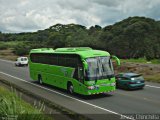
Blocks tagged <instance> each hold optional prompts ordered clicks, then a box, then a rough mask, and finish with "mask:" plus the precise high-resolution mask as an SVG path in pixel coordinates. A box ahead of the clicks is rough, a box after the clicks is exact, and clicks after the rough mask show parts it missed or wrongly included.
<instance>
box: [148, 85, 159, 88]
mask: <svg viewBox="0 0 160 120" xmlns="http://www.w3.org/2000/svg"><path fill="white" fill-rule="evenodd" d="M146 86H147V87H151V88H160V87H158V86H152V85H146Z"/></svg>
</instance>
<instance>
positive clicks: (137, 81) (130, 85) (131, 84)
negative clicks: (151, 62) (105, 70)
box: [116, 73, 145, 89]
mask: <svg viewBox="0 0 160 120" xmlns="http://www.w3.org/2000/svg"><path fill="white" fill-rule="evenodd" d="M116 85H117V87H118V88H125V89H138V88H143V87H144V86H145V81H144V78H143V76H142V75H141V74H136V73H120V74H118V75H116Z"/></svg>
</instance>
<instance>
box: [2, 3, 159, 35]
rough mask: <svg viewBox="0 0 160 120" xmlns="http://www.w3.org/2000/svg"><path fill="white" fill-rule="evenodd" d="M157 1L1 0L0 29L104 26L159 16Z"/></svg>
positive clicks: (11, 30)
mask: <svg viewBox="0 0 160 120" xmlns="http://www.w3.org/2000/svg"><path fill="white" fill-rule="evenodd" d="M159 5H160V1H159V0H80V1H75V0H38V1H35V0H0V31H2V32H29V31H37V30H39V29H45V28H48V27H50V26H52V25H54V24H57V23H61V24H69V23H76V24H81V25H85V26H87V27H90V26H92V25H95V24H98V25H101V26H105V25H109V24H114V23H115V22H118V21H120V20H122V19H125V18H127V17H129V16H146V17H151V18H154V19H156V20H159V19H160V17H159V16H160V12H159Z"/></svg>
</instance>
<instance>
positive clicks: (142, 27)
mask: <svg viewBox="0 0 160 120" xmlns="http://www.w3.org/2000/svg"><path fill="white" fill-rule="evenodd" d="M159 33H160V21H155V20H154V19H151V18H145V17H129V18H127V19H124V20H122V21H120V22H117V23H115V24H114V25H110V26H106V27H103V28H102V27H101V26H99V25H95V26H91V27H90V28H88V29H87V28H86V27H85V26H82V25H78V24H68V25H62V24H56V25H53V26H51V27H49V28H48V29H45V30H39V31H37V32H33V33H31V32H30V33H18V34H17V33H12V34H11V33H8V34H7V33H0V41H5V42H7V41H24V42H25V43H24V44H20V45H19V46H17V47H15V48H14V49H15V53H16V51H17V50H19V49H21V50H22V49H23V50H24V51H25V50H27V52H24V54H27V53H28V51H29V50H30V49H32V48H38V47H52V48H57V47H75V46H89V47H92V48H95V49H102V50H107V51H109V52H110V53H111V54H115V55H117V56H118V57H120V58H140V57H146V58H147V59H148V60H150V59H154V58H160V34H159ZM0 47H1V46H0ZM22 54H23V53H22Z"/></svg>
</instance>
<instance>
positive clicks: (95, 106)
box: [0, 71, 134, 120]
mask: <svg viewBox="0 0 160 120" xmlns="http://www.w3.org/2000/svg"><path fill="white" fill-rule="evenodd" d="M0 73H1V74H4V75H6V76H9V77H12V78H15V79H17V80H20V81H24V82H26V83H29V84H31V85H34V86H37V87H40V88H43V89H45V90H48V91H50V92H54V93H56V94H59V95H62V96H65V97H67V98H70V99H73V100H76V101H78V102H81V103H84V104H87V105H90V106H92V107H94V108H98V109H101V110H104V111H107V112H109V113H112V114H115V115H119V116H121V117H123V118H126V119H131V120H134V119H133V118H130V117H127V116H125V115H122V114H120V113H117V112H114V111H111V110H108V109H106V108H103V107H100V106H97V105H94V104H91V103H89V102H85V101H83V100H79V99H76V98H74V97H71V96H68V95H65V94H62V93H60V92H57V91H54V90H51V89H48V88H46V87H43V86H40V85H37V84H34V83H31V82H29V81H26V80H24V79H21V78H18V77H15V76H12V75H9V74H7V73H4V72H1V71H0Z"/></svg>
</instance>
